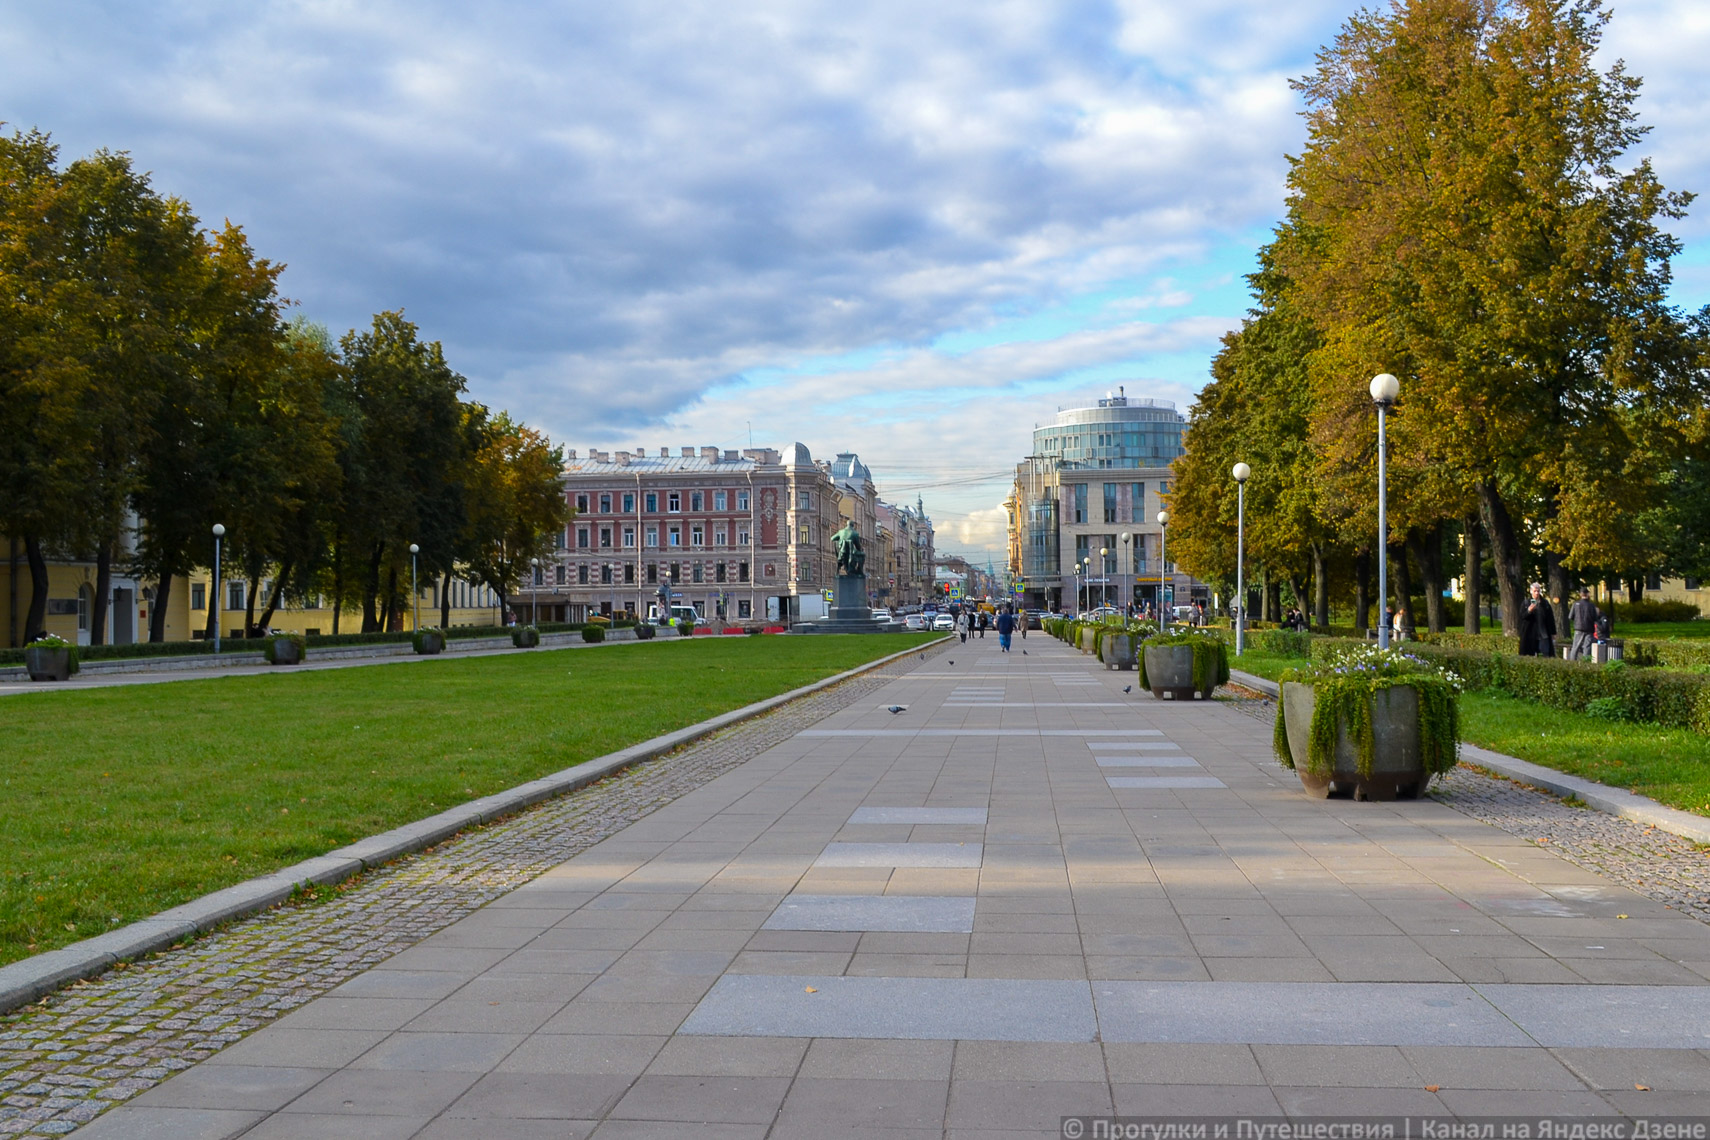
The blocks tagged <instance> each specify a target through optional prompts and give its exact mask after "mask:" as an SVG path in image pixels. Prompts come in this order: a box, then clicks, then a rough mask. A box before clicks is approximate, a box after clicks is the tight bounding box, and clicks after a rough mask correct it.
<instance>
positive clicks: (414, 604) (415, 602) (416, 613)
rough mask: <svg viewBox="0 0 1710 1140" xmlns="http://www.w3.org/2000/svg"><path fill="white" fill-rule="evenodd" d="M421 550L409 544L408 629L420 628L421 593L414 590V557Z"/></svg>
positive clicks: (413, 544)
mask: <svg viewBox="0 0 1710 1140" xmlns="http://www.w3.org/2000/svg"><path fill="white" fill-rule="evenodd" d="M421 552H422V548H421V547H419V546H417V545H416V544H415V543H413V542H412V543H410V628H411V629H420V628H421V627H422V592H421V591H420V590H418V589H417V588H416V555H418V554H420V553H421Z"/></svg>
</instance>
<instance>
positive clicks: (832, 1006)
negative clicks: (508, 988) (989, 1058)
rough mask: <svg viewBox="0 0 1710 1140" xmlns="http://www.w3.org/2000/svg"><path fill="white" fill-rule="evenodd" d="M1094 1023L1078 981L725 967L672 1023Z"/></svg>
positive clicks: (742, 1033)
mask: <svg viewBox="0 0 1710 1140" xmlns="http://www.w3.org/2000/svg"><path fill="white" fill-rule="evenodd" d="M810 991H811V992H810ZM1096 1030H1097V1021H1096V1019H1095V1018H1094V1015H1093V1003H1092V994H1091V992H1090V989H1089V987H1088V985H1087V983H1086V982H1073V981H1012V980H1009V979H1000V978H843V977H813V976H803V975H793V976H786V977H765V976H762V975H755V974H746V975H744V974H726V975H725V976H724V977H722V978H720V979H719V980H718V982H717V983H716V984H715V985H714V986H713V988H712V989H711V990H710V991H708V993H707V996H706V997H704V998H702V999H701V1002H700V1004H699V1005H697V1006H696V1007H695V1011H694V1012H693V1013H691V1014H690V1015H689V1019H688V1020H687V1021H685V1022H684V1023H683V1025H682V1028H680V1029H678V1030H677V1032H678V1033H680V1034H689V1035H695V1036H715V1037H861V1038H879V1039H891V1040H914V1041H922V1040H931V1041H941V1040H961V1041H1092V1040H1094V1039H1095V1032H1096Z"/></svg>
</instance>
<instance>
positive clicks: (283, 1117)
mask: <svg viewBox="0 0 1710 1140" xmlns="http://www.w3.org/2000/svg"><path fill="white" fill-rule="evenodd" d="M428 1119H429V1118H428V1117H425V1116H344V1115H342V1114H337V1113H321V1112H276V1113H274V1114H273V1115H272V1116H269V1117H268V1118H267V1119H266V1120H263V1121H262V1122H261V1123H260V1124H257V1125H256V1126H255V1127H254V1128H253V1129H251V1130H250V1131H248V1132H245V1133H244V1134H243V1140H409V1138H410V1137H414V1136H418V1135H424V1134H423V1133H422V1131H421V1130H422V1128H423V1127H425V1126H426V1125H427V1123H428ZM465 1126H467V1122H465ZM500 1135H501V1134H499V1133H492V1132H488V1133H485V1134H484V1138H490V1140H499V1137H500ZM570 1135H571V1136H574V1135H575V1134H574V1133H571V1134H570ZM555 1140H556V1138H555Z"/></svg>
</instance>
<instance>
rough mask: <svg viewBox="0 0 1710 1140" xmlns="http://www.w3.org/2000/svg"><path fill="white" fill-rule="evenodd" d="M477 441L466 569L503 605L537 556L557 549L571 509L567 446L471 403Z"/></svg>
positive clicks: (463, 547) (466, 537)
mask: <svg viewBox="0 0 1710 1140" xmlns="http://www.w3.org/2000/svg"><path fill="white" fill-rule="evenodd" d="M470 412H471V414H470V427H471V430H472V431H473V432H474V434H475V436H476V438H477V439H478V440H479V444H478V447H477V450H476V451H475V454H474V456H473V458H472V461H471V463H470V465H469V482H468V516H467V524H466V529H465V530H464V533H463V536H462V543H461V546H460V552H461V554H462V558H463V562H464V564H465V565H466V566H467V568H468V571H469V573H470V575H471V576H472V577H474V578H475V579H477V580H479V581H481V582H484V583H486V585H487V586H488V587H490V588H491V589H492V591H493V592H494V593H495V594H497V595H498V596H499V603H500V612H501V613H503V612H504V611H505V610H506V609H508V608H509V606H510V597H511V595H512V594H514V593H515V592H516V589H517V586H518V585H519V584H520V583H521V581H522V575H523V573H524V571H525V569H526V568H527V567H528V565H529V562H530V560H531V559H533V558H536V557H540V556H543V555H546V554H549V553H551V551H552V549H553V536H554V535H556V534H558V533H559V532H560V531H562V530H563V528H564V524H565V523H566V522H567V521H568V518H569V512H568V509H567V505H566V503H565V498H564V483H563V475H564V450H563V449H562V448H560V447H554V446H552V444H551V442H550V441H549V440H548V439H547V438H546V437H545V436H544V435H542V434H541V433H540V432H538V431H535V430H534V429H533V428H530V427H527V426H525V425H523V424H519V423H517V422H516V421H515V420H513V419H511V417H510V416H509V415H508V414H506V413H504V412H500V413H498V414H497V415H489V414H488V412H487V409H485V408H482V407H479V406H474V407H472V408H471V410H470Z"/></svg>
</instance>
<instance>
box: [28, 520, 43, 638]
mask: <svg viewBox="0 0 1710 1140" xmlns="http://www.w3.org/2000/svg"><path fill="white" fill-rule="evenodd" d="M24 557H25V558H26V559H28V560H29V563H30V610H29V613H28V614H27V615H26V616H25V617H24V641H25V643H26V644H28V643H29V642H32V641H34V640H35V639H36V638H38V637H40V636H41V635H42V631H43V630H44V629H45V628H46V625H47V604H48V569H47V555H46V554H44V553H42V540H41V539H39V538H31V537H30V536H29V535H27V534H26V535H25V536H24Z"/></svg>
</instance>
